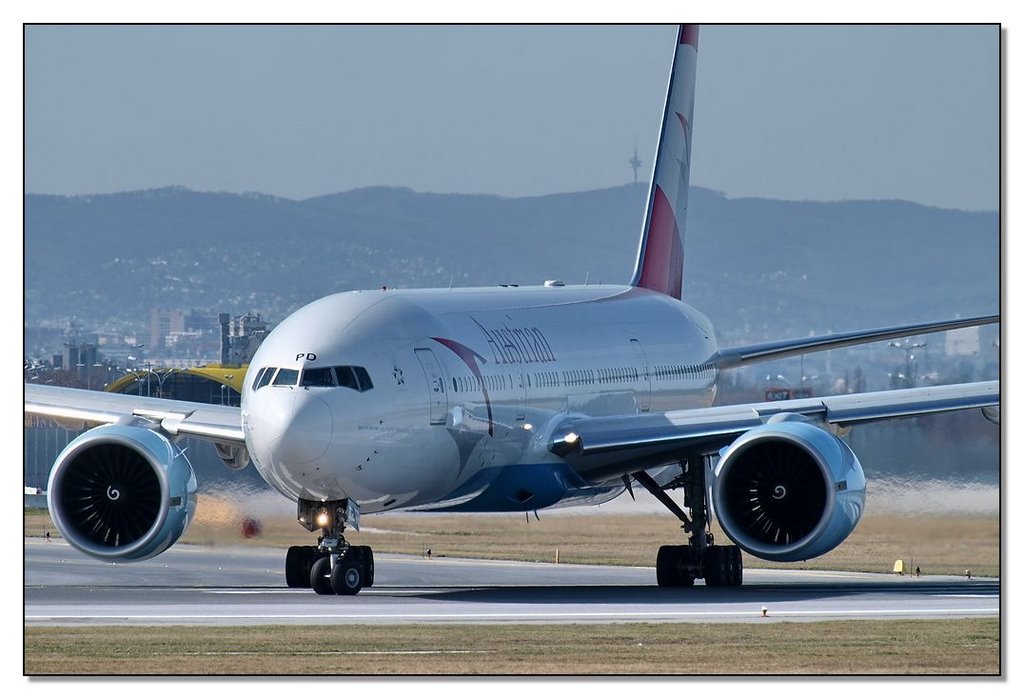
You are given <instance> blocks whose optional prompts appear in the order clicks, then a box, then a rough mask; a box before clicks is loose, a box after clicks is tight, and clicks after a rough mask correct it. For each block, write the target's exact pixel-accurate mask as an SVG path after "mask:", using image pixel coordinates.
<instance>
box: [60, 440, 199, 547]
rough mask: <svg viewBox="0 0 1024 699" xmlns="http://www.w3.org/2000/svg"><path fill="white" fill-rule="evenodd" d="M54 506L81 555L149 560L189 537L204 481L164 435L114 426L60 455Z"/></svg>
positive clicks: (63, 532) (62, 527) (76, 442)
mask: <svg viewBox="0 0 1024 699" xmlns="http://www.w3.org/2000/svg"><path fill="white" fill-rule="evenodd" d="M46 500H47V505H48V506H49V508H50V517H51V518H52V519H53V523H54V525H55V526H56V527H57V529H58V530H60V533H61V535H62V536H63V537H64V539H65V540H67V542H68V543H69V544H71V545H72V546H74V547H75V548H76V549H78V550H79V551H82V552H83V553H86V554H88V555H90V556H94V557H96V558H100V559H104V560H118V561H141V560H145V559H147V558H151V557H153V556H155V555H157V554H159V553H162V552H164V551H166V550H167V548H168V547H170V546H171V544H173V543H174V542H175V541H177V540H178V538H179V537H181V535H182V534H183V533H184V532H185V528H186V527H187V526H188V524H189V522H190V521H191V520H192V517H193V515H194V514H195V510H196V477H195V474H194V473H193V472H192V465H191V464H190V463H189V462H188V459H187V458H185V455H184V453H182V451H181V450H180V449H178V448H177V447H176V446H174V445H173V444H171V442H170V441H169V440H168V439H167V438H166V437H164V436H163V435H161V434H159V433H158V432H154V431H153V430H150V429H146V428H145V427H140V426H137V425H120V424H115V425H106V426H103V427H97V428H95V429H92V430H89V431H88V432H85V433H84V434H82V435H80V436H79V437H78V438H77V439H75V440H74V441H72V442H71V443H70V444H68V446H67V447H66V448H65V449H64V451H62V452H61V453H60V455H59V456H58V457H57V461H56V462H55V463H54V466H53V470H52V471H51V472H50V480H49V485H48V486H47V495H46Z"/></svg>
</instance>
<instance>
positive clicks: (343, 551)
mask: <svg viewBox="0 0 1024 699" xmlns="http://www.w3.org/2000/svg"><path fill="white" fill-rule="evenodd" d="M298 518H299V523H300V524H302V525H303V526H304V527H305V528H306V529H308V530H309V531H314V530H315V529H317V528H319V529H321V530H322V531H323V535H322V536H321V537H320V539H319V544H318V545H317V546H292V547H291V548H289V549H288V555H287V557H286V558H285V581H286V582H287V583H288V587H311V588H313V591H314V592H316V593H317V594H318V595H355V594H358V593H359V591H360V590H362V589H363V588H364V587H372V586H373V549H371V548H370V547H369V546H353V545H351V544H349V543H348V542H347V541H345V536H344V531H345V525H346V524H351V525H352V526H353V528H355V529H356V530H357V531H358V529H359V508H358V506H357V505H356V503H355V502H353V501H351V500H337V501H331V502H312V501H309V500H299V515H298Z"/></svg>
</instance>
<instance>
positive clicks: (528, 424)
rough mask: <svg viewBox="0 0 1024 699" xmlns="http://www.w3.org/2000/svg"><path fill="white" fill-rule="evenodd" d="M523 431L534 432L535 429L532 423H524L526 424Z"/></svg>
mask: <svg viewBox="0 0 1024 699" xmlns="http://www.w3.org/2000/svg"><path fill="white" fill-rule="evenodd" d="M523 429H524V430H532V429H533V425H531V424H530V423H528V422H524V423H523Z"/></svg>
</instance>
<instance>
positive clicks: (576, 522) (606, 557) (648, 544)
mask: <svg viewBox="0 0 1024 699" xmlns="http://www.w3.org/2000/svg"><path fill="white" fill-rule="evenodd" d="M204 511H205V514H204ZM25 513H26V514H25V534H26V536H42V535H43V533H44V532H45V531H50V532H51V533H52V532H54V531H55V530H54V529H53V527H52V524H51V523H50V520H49V517H48V515H47V513H46V511H45V510H26V511H25ZM244 517H245V515H244V513H242V512H240V511H238V508H237V505H235V504H234V503H230V502H225V501H222V500H219V499H216V498H211V497H201V498H200V501H199V516H197V519H196V521H195V522H193V523H192V525H191V526H190V527H189V529H188V530H187V531H186V532H185V536H184V537H183V538H182V541H183V542H185V543H196V544H206V545H212V546H225V545H231V546H234V545H249V544H255V545H261V546H277V547H286V546H291V545H295V544H314V543H316V538H315V536H314V535H312V534H309V533H307V532H306V531H305V530H303V529H302V528H301V527H300V526H299V525H298V523H296V522H295V521H294V520H293V519H291V518H289V517H286V516H274V517H266V518H262V519H261V520H260V521H261V525H262V533H261V534H260V535H259V536H256V537H252V538H245V537H243V536H242V528H241V520H242V519H243V518H244ZM716 531H717V530H716ZM346 536H347V538H348V539H349V541H351V542H352V543H354V544H364V545H369V546H372V547H373V549H374V551H377V552H379V553H405V554H413V555H425V553H426V551H427V550H428V549H429V550H430V552H431V555H432V556H434V557H439V556H447V557H460V558H484V559H501V560H519V561H546V562H554V561H555V559H556V556H557V559H558V561H559V562H561V563H582V564H601V565H628V566H645V567H653V565H654V561H655V559H656V557H657V553H658V547H659V546H660V545H662V544H670V543H684V541H685V540H684V537H683V534H682V532H681V531H680V529H679V522H678V521H677V520H675V518H673V517H672V516H670V515H668V514H667V513H666V514H665V515H638V514H625V515H620V514H586V515H583V514H581V515H572V514H545V513H543V512H541V513H540V519H539V520H537V519H536V518H535V517H534V516H533V515H532V514H531V515H530V516H529V518H527V517H526V515H524V514H515V515H441V514H438V515H408V514H405V515H402V514H396V515H391V514H385V515H374V516H366V517H364V518H363V528H362V531H359V532H354V531H349V532H346ZM716 540H717V541H719V542H726V541H727V539H726V537H725V535H724V534H722V533H721V532H718V534H717V536H716ZM896 560H903V561H904V562H905V565H906V570H907V572H911V571H913V570H914V568H916V567H920V568H921V573H922V575H963V574H964V573H965V571H966V570H970V571H971V573H972V575H975V576H989V577H997V576H998V575H999V563H1000V562H999V519H998V517H996V516H968V515H957V516H947V515H902V514H892V513H871V512H870V511H869V512H868V513H867V514H865V516H864V518H863V520H862V521H861V523H860V526H858V528H857V530H856V531H854V533H853V534H852V535H851V536H850V538H849V539H847V540H846V542H844V543H843V544H842V545H841V546H839V547H838V548H837V549H835V550H834V551H832V552H830V553H828V554H826V555H824V556H822V557H820V558H816V559H813V560H810V561H806V562H803V563H786V564H773V563H769V562H767V561H761V560H758V559H756V558H754V557H753V556H744V565H745V566H746V567H748V568H767V567H782V568H788V569H807V570H852V571H863V572H873V573H891V572H892V571H893V565H894V563H895V561H896ZM282 565H283V558H282Z"/></svg>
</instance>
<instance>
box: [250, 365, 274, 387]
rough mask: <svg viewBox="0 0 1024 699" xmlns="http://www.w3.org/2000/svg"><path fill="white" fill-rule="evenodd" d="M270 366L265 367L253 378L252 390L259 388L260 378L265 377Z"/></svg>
mask: <svg viewBox="0 0 1024 699" xmlns="http://www.w3.org/2000/svg"><path fill="white" fill-rule="evenodd" d="M269 368H270V367H263V368H262V369H260V370H259V371H258V372H256V377H255V378H254V379H253V380H252V390H254V391H255V390H256V389H257V388H259V387H260V379H262V378H263V375H264V374H265V373H267V369H269Z"/></svg>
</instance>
